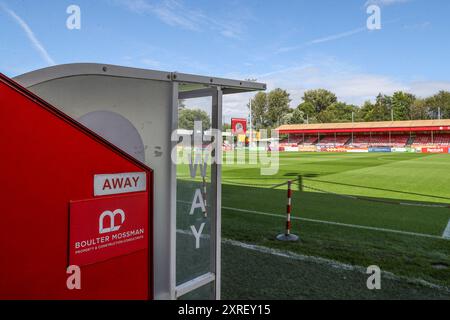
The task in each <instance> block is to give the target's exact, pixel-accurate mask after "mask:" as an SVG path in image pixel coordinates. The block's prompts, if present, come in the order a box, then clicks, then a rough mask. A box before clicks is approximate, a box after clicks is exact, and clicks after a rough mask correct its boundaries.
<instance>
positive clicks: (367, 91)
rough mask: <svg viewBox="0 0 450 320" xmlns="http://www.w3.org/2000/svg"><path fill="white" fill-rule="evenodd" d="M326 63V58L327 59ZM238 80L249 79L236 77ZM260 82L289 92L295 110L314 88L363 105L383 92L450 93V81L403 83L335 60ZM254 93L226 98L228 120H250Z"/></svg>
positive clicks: (264, 76) (268, 76) (266, 76)
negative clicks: (326, 90)
mask: <svg viewBox="0 0 450 320" xmlns="http://www.w3.org/2000/svg"><path fill="white" fill-rule="evenodd" d="M325 60H326V59H325ZM233 77H235V78H245V76H237V75H233ZM252 78H257V79H258V81H260V82H264V83H267V86H268V88H267V91H270V90H272V89H275V88H278V87H279V88H282V89H285V90H287V91H288V92H289V93H290V95H291V99H292V102H291V107H293V108H294V107H296V106H297V105H298V104H300V103H301V102H302V96H303V93H304V92H305V91H306V90H310V89H318V88H323V89H328V90H330V91H332V92H334V93H335V94H336V95H337V96H338V98H339V100H340V101H343V102H346V103H351V104H356V105H359V106H361V105H362V104H363V103H364V102H365V101H367V100H371V101H374V100H375V98H376V96H377V95H378V94H379V93H383V94H393V93H394V92H396V91H405V92H410V93H412V94H415V95H416V96H418V97H427V96H431V95H433V94H435V93H437V92H438V91H440V90H447V91H450V81H427V80H420V81H417V80H411V81H406V80H401V79H395V78H393V77H390V76H387V75H382V74H373V73H365V72H362V71H360V70H358V69H356V68H354V67H352V66H348V65H345V64H340V63H338V62H337V61H334V60H333V59H330V60H328V61H326V62H324V63H323V62H317V63H314V62H313V63H308V64H304V65H302V66H297V67H292V68H286V69H283V70H280V71H275V72H271V73H267V74H261V75H259V76H258V75H253V76H252ZM253 95H254V93H252V94H241V95H232V96H226V97H225V98H224V118H225V121H226V122H228V121H229V119H230V118H231V117H246V116H247V115H248V110H247V108H246V105H247V103H248V101H249V98H250V97H252V96H253Z"/></svg>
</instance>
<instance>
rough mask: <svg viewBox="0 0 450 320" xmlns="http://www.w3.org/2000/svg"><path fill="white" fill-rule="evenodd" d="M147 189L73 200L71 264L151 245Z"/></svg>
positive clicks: (98, 259)
mask: <svg viewBox="0 0 450 320" xmlns="http://www.w3.org/2000/svg"><path fill="white" fill-rule="evenodd" d="M148 201H149V200H148V193H146V192H143V193H136V194H129V195H121V196H114V197H102V198H95V199H90V200H83V201H73V202H71V203H70V219H69V223H70V236H69V246H70V250H69V264H70V265H78V266H83V265H89V264H94V263H97V262H101V261H104V260H108V259H112V258H116V257H119V256H123V255H126V254H130V253H133V252H136V251H139V250H144V249H147V248H148V213H149V210H148V206H149V203H148Z"/></svg>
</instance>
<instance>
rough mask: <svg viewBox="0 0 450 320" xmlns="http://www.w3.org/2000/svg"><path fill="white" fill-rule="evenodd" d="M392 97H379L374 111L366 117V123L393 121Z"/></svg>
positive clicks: (381, 95)
mask: <svg viewBox="0 0 450 320" xmlns="http://www.w3.org/2000/svg"><path fill="white" fill-rule="evenodd" d="M391 108H392V103H391V97H390V96H387V95H383V94H381V93H380V94H379V95H378V96H377V99H376V102H375V104H373V105H372V109H371V110H370V111H369V112H368V113H367V114H366V115H365V120H366V121H389V120H391Z"/></svg>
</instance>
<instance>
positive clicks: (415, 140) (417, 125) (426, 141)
mask: <svg viewBox="0 0 450 320" xmlns="http://www.w3.org/2000/svg"><path fill="white" fill-rule="evenodd" d="M277 130H278V132H279V133H280V134H287V135H289V136H290V137H292V138H293V139H291V138H290V139H289V141H290V142H293V143H298V144H299V145H306V146H307V145H314V144H317V145H319V146H346V145H353V146H355V147H358V146H364V147H370V146H372V147H385V146H386V147H405V146H409V145H413V146H419V147H420V146H428V145H432V146H444V147H445V146H450V120H449V119H444V120H411V121H380V122H354V123H318V124H299V125H283V126H281V127H279V128H278V129H277ZM335 136H336V140H335ZM319 137H322V138H321V139H319ZM303 139H304V140H303Z"/></svg>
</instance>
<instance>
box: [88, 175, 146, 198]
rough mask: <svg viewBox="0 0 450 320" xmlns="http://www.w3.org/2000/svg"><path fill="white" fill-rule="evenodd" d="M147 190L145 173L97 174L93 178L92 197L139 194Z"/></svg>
mask: <svg viewBox="0 0 450 320" xmlns="http://www.w3.org/2000/svg"><path fill="white" fill-rule="evenodd" d="M146 190H147V175H146V173H145V172H135V173H117V174H97V175H95V176H94V196H105V195H113V194H122V193H131V192H141V191H146Z"/></svg>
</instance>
